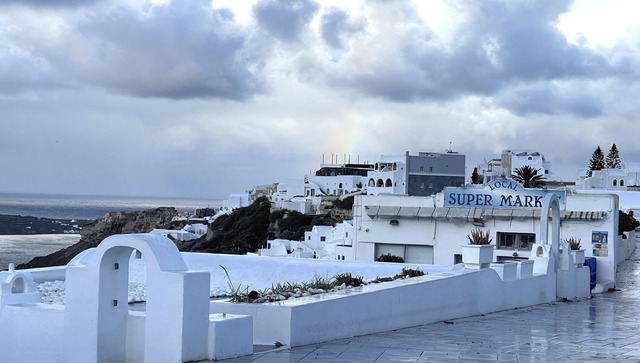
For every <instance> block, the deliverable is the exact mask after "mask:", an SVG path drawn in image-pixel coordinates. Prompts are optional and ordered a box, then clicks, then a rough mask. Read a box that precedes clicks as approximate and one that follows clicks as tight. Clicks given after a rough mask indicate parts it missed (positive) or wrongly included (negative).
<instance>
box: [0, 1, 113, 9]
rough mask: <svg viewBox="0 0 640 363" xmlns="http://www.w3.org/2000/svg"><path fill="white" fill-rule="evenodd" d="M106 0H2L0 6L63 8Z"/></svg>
mask: <svg viewBox="0 0 640 363" xmlns="http://www.w3.org/2000/svg"><path fill="white" fill-rule="evenodd" d="M104 1H108V0H2V1H0V7H2V6H3V5H20V6H37V7H43V8H47V7H48V8H56V7H58V8H65V7H77V6H82V5H95V4H96V3H99V2H104Z"/></svg>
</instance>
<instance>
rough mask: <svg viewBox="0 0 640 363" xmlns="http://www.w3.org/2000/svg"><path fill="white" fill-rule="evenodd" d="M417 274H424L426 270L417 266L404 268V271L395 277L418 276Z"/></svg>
mask: <svg viewBox="0 0 640 363" xmlns="http://www.w3.org/2000/svg"><path fill="white" fill-rule="evenodd" d="M417 276H424V272H423V271H422V270H420V269H417V268H406V267H405V268H403V269H402V272H401V273H399V274H397V275H396V276H395V278H398V279H401V278H405V277H417Z"/></svg>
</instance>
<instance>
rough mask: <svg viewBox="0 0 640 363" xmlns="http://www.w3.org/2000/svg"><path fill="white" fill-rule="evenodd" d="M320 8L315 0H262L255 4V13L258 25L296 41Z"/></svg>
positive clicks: (270, 32) (277, 36)
mask: <svg viewBox="0 0 640 363" xmlns="http://www.w3.org/2000/svg"><path fill="white" fill-rule="evenodd" d="M318 8H319V7H318V4H316V3H315V2H314V1H313V0H301V1H289V0H262V1H260V2H258V3H257V4H255V5H254V6H253V14H254V17H255V18H256V20H257V22H258V25H259V26H260V27H261V28H264V29H265V30H266V31H267V32H268V33H269V34H271V35H272V36H274V37H276V38H278V39H281V40H284V41H296V40H299V36H300V33H301V32H302V31H303V30H304V29H305V27H306V26H307V24H309V22H310V21H311V19H313V16H314V15H315V13H316V12H317V11H318Z"/></svg>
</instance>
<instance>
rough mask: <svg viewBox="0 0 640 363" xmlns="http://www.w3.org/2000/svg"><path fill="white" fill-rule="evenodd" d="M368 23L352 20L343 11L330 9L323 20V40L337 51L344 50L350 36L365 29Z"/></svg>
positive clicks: (323, 16) (323, 15)
mask: <svg viewBox="0 0 640 363" xmlns="http://www.w3.org/2000/svg"><path fill="white" fill-rule="evenodd" d="M365 25H366V23H365V22H364V21H362V20H352V19H350V18H349V14H348V13H347V12H345V11H343V10H340V9H336V8H330V9H328V10H327V11H326V12H325V13H324V14H322V18H321V29H320V31H321V35H322V39H323V40H324V41H325V42H326V43H327V44H329V45H330V46H332V47H333V48H336V49H344V48H345V47H346V44H345V43H346V40H347V39H348V37H349V36H351V35H353V34H355V33H357V32H360V31H362V30H363V29H364V27H365Z"/></svg>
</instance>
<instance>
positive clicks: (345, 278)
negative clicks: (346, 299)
mask: <svg viewBox="0 0 640 363" xmlns="http://www.w3.org/2000/svg"><path fill="white" fill-rule="evenodd" d="M333 283H334V285H335V286H342V284H345V286H354V287H358V286H362V285H364V281H363V279H362V277H360V276H356V277H353V276H351V273H349V272H346V273H343V274H338V275H336V276H335V277H334V278H333Z"/></svg>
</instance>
